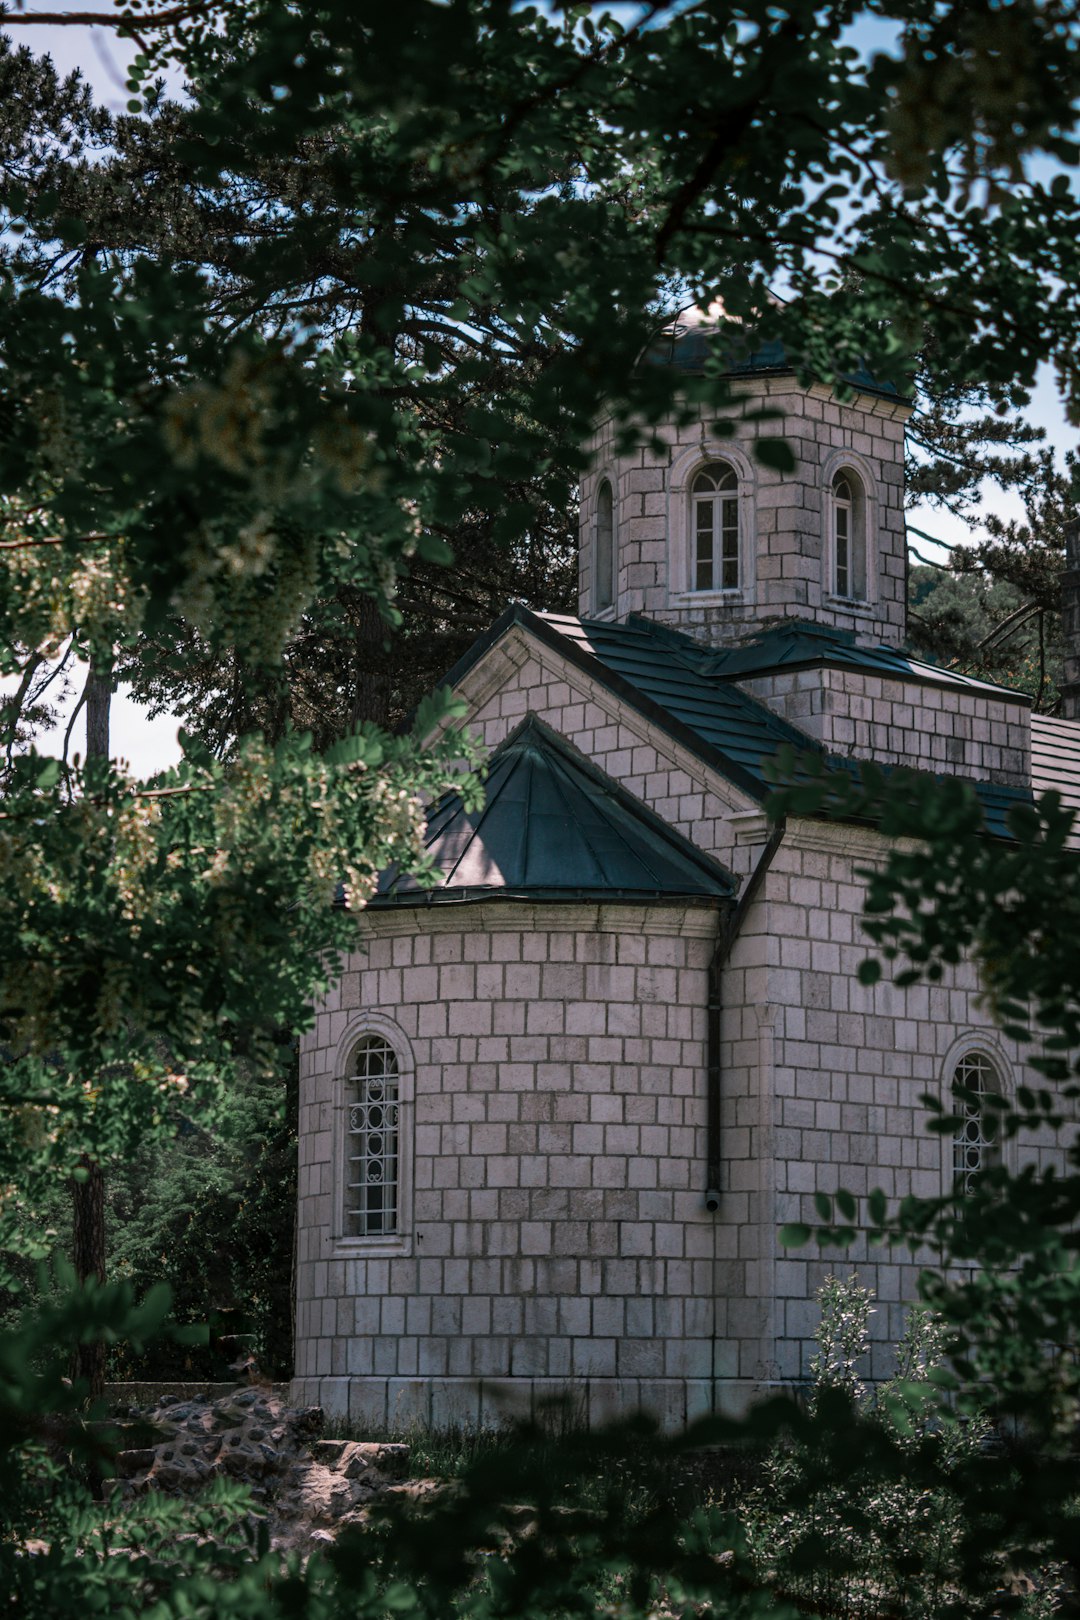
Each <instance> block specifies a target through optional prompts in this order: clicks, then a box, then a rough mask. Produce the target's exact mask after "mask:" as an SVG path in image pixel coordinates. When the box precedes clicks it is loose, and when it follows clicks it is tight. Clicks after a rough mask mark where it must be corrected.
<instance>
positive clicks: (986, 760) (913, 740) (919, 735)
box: [739, 668, 1031, 787]
mask: <svg viewBox="0 0 1080 1620" xmlns="http://www.w3.org/2000/svg"><path fill="white" fill-rule="evenodd" d="M739 684H740V686H742V687H744V688H745V689H746V691H748V692H752V693H753V694H754V696H755V697H758V698H760V699H761V701H762V702H763V703H767V704H768V705H769V707H770V708H771V709H774V710H776V712H777V713H779V714H782V715H783V716H784V718H785V719H787V720H790V721H791V722H792V724H793V725H796V726H798V727H799V728H800V730H802V731H805V732H807V733H808V734H809V735H810V736H811V737H814V738H816V739H817V740H818V741H819V742H821V743H823V744H824V746H825V747H826V748H828V749H829V750H830V751H831V752H833V753H837V754H850V755H857V756H861V757H862V758H864V759H873V760H874V761H875V762H876V763H877V764H879V765H912V766H914V767H916V769H918V770H925V771H933V772H935V773H937V774H947V775H949V776H967V777H972V778H974V779H976V780H978V781H984V782H986V781H995V782H1004V783H1008V784H1010V785H1012V786H1014V787H1026V786H1028V785H1030V782H1031V709H1030V705H1029V703H1028V701H1027V699H1026V698H1024V697H1022V696H1020V695H1017V696H1015V697H1012V696H1010V695H1009V694H1006V693H1004V692H1002V693H1001V694H1000V695H999V696H998V695H995V696H992V695H991V694H989V693H986V692H979V691H977V690H972V689H969V690H966V691H965V690H964V689H962V688H959V687H956V688H944V687H940V686H932V685H927V684H923V683H920V682H916V681H902V680H886V679H883V678H882V677H880V676H875V675H868V674H862V673H859V672H857V671H855V670H846V669H822V668H818V669H806V670H797V671H792V672H791V673H786V674H785V673H778V674H770V675H760V676H755V677H753V678H751V679H747V680H744V681H740V683H739Z"/></svg>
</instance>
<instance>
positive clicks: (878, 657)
mask: <svg viewBox="0 0 1080 1620" xmlns="http://www.w3.org/2000/svg"><path fill="white" fill-rule="evenodd" d="M822 664H827V665H829V666H830V667H831V668H836V669H857V670H858V671H859V673H860V674H862V675H880V676H882V677H883V678H884V679H892V680H901V681H917V682H918V683H919V684H920V685H921V686H947V687H953V688H956V689H958V690H962V691H977V692H984V693H986V694H987V695H988V696H997V695H1000V697H1001V698H1002V699H1003V700H1004V701H1007V702H1012V703H1021V704H1025V705H1030V702H1031V699H1030V698H1029V697H1027V696H1026V695H1025V694H1024V693H1023V692H1015V691H1012V690H1011V689H1010V688H1009V687H1005V686H996V685H994V684H993V683H992V682H990V681H980V680H976V679H975V677H974V676H973V675H960V674H958V673H957V672H956V671H955V670H951V669H942V668H941V667H940V665H938V664H927V663H924V662H923V660H922V659H919V658H912V657H911V656H910V655H909V654H908V653H905V652H900V651H898V650H897V648H895V647H883V646H877V647H864V646H860V645H859V643H857V642H856V640H855V635H854V632H853V631H851V630H838V629H835V628H834V627H833V626H831V625H825V624H814V623H809V622H807V621H805V620H802V619H786V620H784V621H783V622H782V623H780V624H775V625H772V626H770V628H769V629H767V630H763V631H762V632H761V634H760V635H757V636H754V638H753V639H752V640H751V641H747V642H744V643H743V644H742V645H741V646H739V647H728V648H725V649H723V650H721V651H717V652H714V653H712V654H711V655H709V656H708V657H707V658H705V659H703V660H702V665H701V667H702V672H703V673H704V674H706V675H711V676H715V677H716V678H717V679H719V680H722V681H738V680H745V679H746V678H747V677H752V676H754V675H764V674H767V673H771V672H774V671H777V670H792V669H810V668H813V667H816V666H819V665H822Z"/></svg>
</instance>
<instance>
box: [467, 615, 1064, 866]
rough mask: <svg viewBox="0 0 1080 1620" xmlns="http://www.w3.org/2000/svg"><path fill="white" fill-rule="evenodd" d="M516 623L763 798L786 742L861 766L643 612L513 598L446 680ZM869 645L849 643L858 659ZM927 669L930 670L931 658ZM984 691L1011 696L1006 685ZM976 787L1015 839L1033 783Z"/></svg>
mask: <svg viewBox="0 0 1080 1620" xmlns="http://www.w3.org/2000/svg"><path fill="white" fill-rule="evenodd" d="M515 626H519V627H520V628H522V629H524V630H525V631H527V632H528V634H529V635H530V636H533V637H535V639H536V640H537V641H538V642H539V643H540V644H541V645H542V646H546V647H549V648H551V650H552V651H554V652H556V653H558V654H560V655H561V656H562V657H564V658H565V659H566V660H567V661H568V662H569V663H570V664H573V665H575V666H576V667H577V668H578V669H580V670H581V671H582V672H583V673H585V674H587V675H589V676H590V677H591V678H592V679H593V680H595V681H597V682H598V683H599V684H600V685H602V686H605V687H606V688H607V690H608V691H610V692H611V693H612V695H613V696H614V697H616V698H618V699H619V700H620V701H621V702H623V703H626V704H628V705H629V706H630V707H631V708H633V709H636V710H637V712H638V713H639V714H641V715H642V716H643V717H644V718H645V719H647V720H650V721H651V722H652V723H653V724H654V725H657V726H659V727H660V728H661V729H662V730H663V731H665V732H666V733H667V735H668V736H670V737H671V738H672V739H673V740H674V741H676V742H679V743H681V744H682V746H683V747H685V748H687V749H688V750H689V751H690V752H691V753H693V754H695V755H697V757H698V758H699V759H701V760H702V761H703V763H705V764H706V765H708V766H709V767H710V768H711V769H713V770H715V771H716V772H718V774H720V775H721V776H723V777H726V779H727V780H728V781H729V782H731V783H733V784H734V785H735V786H736V787H738V788H740V789H741V790H742V791H743V792H745V793H747V794H749V795H750V796H751V797H752V798H754V799H756V800H758V801H759V802H761V801H763V800H764V799H766V798H767V797H768V795H769V793H770V791H771V783H770V781H769V778H768V776H767V774H766V769H765V767H766V766H767V764H768V762H769V761H770V760H772V759H773V758H774V757H775V755H776V753H777V751H778V750H779V749H780V748H782V747H784V746H785V745H786V746H787V747H789V748H792V749H794V750H795V751H796V752H797V753H803V754H808V753H809V754H818V755H819V756H820V757H821V758H822V759H824V760H827V761H828V763H829V765H830V766H832V767H833V768H834V769H837V770H846V771H854V770H857V769H858V765H859V762H858V760H853V759H849V758H844V757H841V756H839V755H835V754H828V753H826V751H825V749H824V748H823V747H822V746H821V744H820V743H818V742H816V741H815V740H814V739H813V738H811V737H808V736H807V735H806V733H805V732H803V731H799V730H798V729H797V727H795V726H793V725H791V724H790V723H789V722H788V721H786V720H783V719H781V717H780V716H779V715H778V714H774V713H773V711H772V710H771V709H769V708H767V707H766V706H765V704H764V703H761V702H759V701H758V699H757V698H754V697H751V696H750V694H749V693H748V692H744V691H743V690H742V689H741V688H740V687H739V686H738V684H737V680H738V677H737V676H733V677H731V678H727V677H726V676H725V675H723V674H719V673H717V669H716V665H717V661H718V660H720V659H722V658H723V656H724V654H722V653H718V652H717V651H715V650H714V649H713V648H709V647H703V646H702V645H701V644H700V642H696V641H693V640H692V639H691V638H690V637H689V636H685V635H682V634H681V633H680V632H679V631H677V630H673V629H671V628H670V627H669V626H667V625H660V624H656V623H654V622H653V621H651V620H649V619H646V618H643V617H641V616H639V615H631V617H630V618H629V620H627V622H625V623H616V622H613V621H610V620H603V619H576V618H573V617H571V616H570V615H569V614H558V613H533V612H532V611H531V609H529V608H527V607H523V606H522V605H521V604H520V603H514V604H513V605H512V606H511V607H509V608H507V610H506V612H505V613H503V614H502V616H501V617H500V618H498V619H497V620H496V621H495V623H494V624H493V625H492V626H491V628H490V630H488V631H487V633H486V634H485V635H483V636H481V638H480V639H479V641H477V642H476V643H475V644H474V645H473V647H472V648H470V650H469V652H467V653H466V655H465V657H464V658H463V659H461V660H460V662H459V663H458V664H456V665H455V666H454V668H453V669H452V670H451V671H450V673H449V674H448V675H447V676H446V678H445V680H444V682H443V685H446V686H451V687H453V686H457V685H459V684H460V682H461V681H463V680H464V678H465V676H466V675H467V674H468V672H469V671H470V669H472V668H473V666H474V665H476V664H478V663H479V662H480V660H481V658H482V657H483V656H484V655H485V653H487V652H488V651H490V649H491V648H492V647H493V646H494V645H495V644H496V642H498V641H500V640H501V639H502V637H503V636H504V635H506V634H507V633H508V632H509V631H510V630H512V629H513V628H514V627H515ZM863 650H864V649H855V648H854V647H852V648H851V649H850V651H851V652H852V655H853V656H858V655H859V654H860V653H861V652H862V651H863ZM869 651H870V652H871V653H873V652H874V651H875V649H869ZM885 651H887V649H882V652H885ZM894 656H895V657H896V659H897V661H898V663H902V662H904V660H903V655H901V654H896V655H894ZM923 667H924V668H925V669H927V670H928V671H930V670H932V669H933V666H931V665H926V666H923ZM744 673H745V674H749V671H747V672H744ZM876 673H878V674H882V675H884V674H886V673H893V674H894V675H898V674H899V669H897V670H895V671H888V672H887V671H886V670H885V669H882V668H879V669H877V670H876ZM941 674H942V676H943V677H944V678H945V680H946V682H956V684H958V685H962V686H963V687H965V688H968V687H970V686H973V685H980V684H981V683H977V682H973V681H971V680H970V678H969V677H966V676H959V677H957V676H951V675H950V674H949V672H948V671H945V670H943V671H941ZM983 689H984V690H988V691H990V692H993V693H994V694H995V695H997V694H999V693H1000V694H1001V695H1002V696H1005V695H1006V694H1005V693H1004V692H1003V690H1002V689H1001V688H997V687H984V688H983ZM1021 701H1023V699H1022V698H1021ZM972 787H973V788H974V789H975V792H976V793H977V794H978V796H979V799H980V800H981V802H982V806H983V813H984V816H985V818H986V826H987V830H988V831H989V832H991V833H993V834H994V835H996V836H997V837H1008V836H1009V833H1008V826H1007V822H1006V817H1007V815H1008V812H1009V810H1010V809H1012V808H1013V807H1014V806H1015V805H1019V804H1030V803H1031V802H1032V793H1031V790H1030V789H1028V788H1017V787H1006V786H1002V785H1000V784H998V783H995V782H973V783H972Z"/></svg>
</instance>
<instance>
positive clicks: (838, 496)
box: [832, 467, 866, 602]
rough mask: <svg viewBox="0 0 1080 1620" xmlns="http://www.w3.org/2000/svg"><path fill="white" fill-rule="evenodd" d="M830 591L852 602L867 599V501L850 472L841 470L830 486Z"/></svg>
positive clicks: (860, 486)
mask: <svg viewBox="0 0 1080 1620" xmlns="http://www.w3.org/2000/svg"><path fill="white" fill-rule="evenodd" d="M832 528H833V589H834V590H835V592H836V594H837V596H844V597H847V598H848V599H849V600H850V601H853V602H864V601H865V600H866V500H865V497H864V495H863V490H862V485H861V484H860V483H859V480H858V479H857V478H856V477H855V474H854V473H853V472H849V471H848V469H847V468H846V467H842V468H841V469H840V471H839V472H838V473H837V474H836V477H835V478H834V479H833V483H832Z"/></svg>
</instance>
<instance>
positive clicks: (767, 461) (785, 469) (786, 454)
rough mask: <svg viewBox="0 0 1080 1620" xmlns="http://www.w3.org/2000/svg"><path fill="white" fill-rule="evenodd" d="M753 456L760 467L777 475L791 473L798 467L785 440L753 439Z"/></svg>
mask: <svg viewBox="0 0 1080 1620" xmlns="http://www.w3.org/2000/svg"><path fill="white" fill-rule="evenodd" d="M753 456H754V460H755V461H756V462H758V463H759V464H760V465H761V466H762V467H769V468H770V469H771V470H772V471H773V472H778V473H793V472H794V471H795V469H796V467H797V466H798V465H799V462H798V458H797V457H796V455H795V452H794V450H793V449H792V448H791V446H790V444H788V442H787V440H786V439H755V440H754V444H753Z"/></svg>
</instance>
